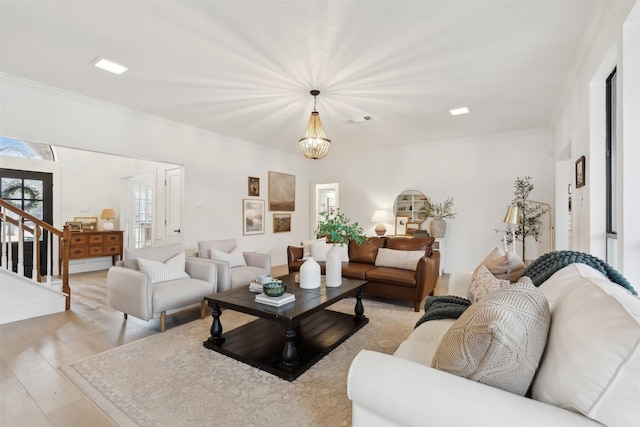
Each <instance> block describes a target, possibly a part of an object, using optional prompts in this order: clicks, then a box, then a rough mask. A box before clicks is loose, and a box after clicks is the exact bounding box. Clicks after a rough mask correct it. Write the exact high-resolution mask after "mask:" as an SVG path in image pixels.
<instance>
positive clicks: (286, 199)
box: [269, 171, 296, 212]
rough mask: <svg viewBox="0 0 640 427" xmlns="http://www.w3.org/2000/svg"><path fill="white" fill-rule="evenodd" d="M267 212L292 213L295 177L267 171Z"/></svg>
mask: <svg viewBox="0 0 640 427" xmlns="http://www.w3.org/2000/svg"><path fill="white" fill-rule="evenodd" d="M269 210H270V211H285V212H293V211H295V210H296V177H295V175H289V174H286V173H280V172H273V171H269Z"/></svg>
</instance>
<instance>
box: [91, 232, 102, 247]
mask: <svg viewBox="0 0 640 427" xmlns="http://www.w3.org/2000/svg"><path fill="white" fill-rule="evenodd" d="M103 242H104V236H103V235H102V234H90V235H89V244H90V245H100V244H102V243H103Z"/></svg>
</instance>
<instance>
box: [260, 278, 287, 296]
mask: <svg viewBox="0 0 640 427" xmlns="http://www.w3.org/2000/svg"><path fill="white" fill-rule="evenodd" d="M262 290H263V292H264V294H265V295H266V296H268V297H279V296H280V295H282V294H284V292H285V291H286V290H287V285H285V284H284V283H282V282H269V283H265V284H264V285H263V286H262Z"/></svg>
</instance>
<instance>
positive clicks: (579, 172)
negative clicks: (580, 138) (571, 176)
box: [576, 156, 587, 188]
mask: <svg viewBox="0 0 640 427" xmlns="http://www.w3.org/2000/svg"><path fill="white" fill-rule="evenodd" d="M585 163H586V159H585V157H584V156H582V157H580V158H579V159H578V160H576V188H580V187H582V186H584V184H585V183H586V182H587V176H586V166H585Z"/></svg>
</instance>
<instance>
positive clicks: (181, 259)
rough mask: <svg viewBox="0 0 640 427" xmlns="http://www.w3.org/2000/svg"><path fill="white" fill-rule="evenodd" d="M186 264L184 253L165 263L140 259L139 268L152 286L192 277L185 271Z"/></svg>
mask: <svg viewBox="0 0 640 427" xmlns="http://www.w3.org/2000/svg"><path fill="white" fill-rule="evenodd" d="M184 263H185V254H184V252H182V253H180V254H178V255H176V256H174V257H173V258H170V259H168V260H167V261H165V262H160V261H153V260H150V259H145V258H138V266H139V267H140V271H142V272H144V273H145V274H147V275H148V276H149V278H150V279H151V283H152V284H153V283H160V282H168V281H169V280H177V279H186V278H188V277H190V276H189V275H188V274H187V273H186V272H185V271H184Z"/></svg>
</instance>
